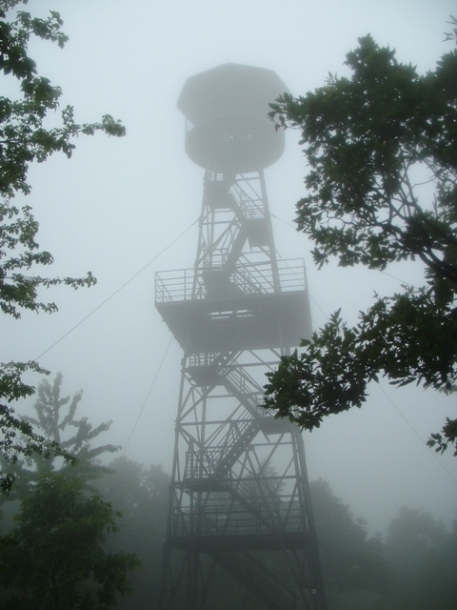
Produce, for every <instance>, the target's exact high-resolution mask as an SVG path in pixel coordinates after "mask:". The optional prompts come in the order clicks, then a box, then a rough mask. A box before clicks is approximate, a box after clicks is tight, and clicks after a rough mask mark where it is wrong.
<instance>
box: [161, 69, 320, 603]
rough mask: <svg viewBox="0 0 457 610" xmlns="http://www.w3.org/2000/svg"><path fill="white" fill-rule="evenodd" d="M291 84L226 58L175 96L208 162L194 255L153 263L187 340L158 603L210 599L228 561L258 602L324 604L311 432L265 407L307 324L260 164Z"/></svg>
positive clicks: (272, 151)
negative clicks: (180, 264)
mask: <svg viewBox="0 0 457 610" xmlns="http://www.w3.org/2000/svg"><path fill="white" fill-rule="evenodd" d="M280 86H281V87H282V88H281V87H280ZM275 87H278V89H275ZM221 88H222V91H221ZM224 88H225V90H224ZM253 89H254V93H253ZM271 89H274V91H273V95H271V93H272V92H271ZM284 90H285V86H284V85H283V84H282V83H281V81H279V79H278V77H277V76H276V75H275V74H274V73H273V72H271V71H268V70H262V69H259V68H250V67H247V66H237V65H234V64H227V65H226V66H221V67H219V68H216V69H214V70H210V71H208V72H205V73H202V74H201V75H197V76H196V77H193V78H192V79H189V80H188V81H187V83H186V85H185V87H184V89H183V93H182V94H181V98H180V102H179V104H178V106H179V107H180V108H181V110H183V112H184V114H186V116H187V117H188V118H190V119H192V122H193V126H192V128H191V129H190V130H189V131H188V133H187V138H186V148H187V152H188V154H189V156H190V157H191V158H193V159H194V160H195V161H196V162H197V163H199V164H200V165H203V166H204V167H205V168H206V172H205V178H204V193H203V204H202V211H201V215H200V223H199V237H198V246H197V256H196V260H195V264H194V267H193V268H192V269H184V270H179V271H168V272H160V273H157V274H156V307H157V309H158V311H159V312H160V314H161V316H162V318H163V319H164V321H165V322H166V323H167V325H168V327H169V328H170V330H171V332H172V333H173V335H174V337H175V338H176V339H177V341H178V342H179V343H180V345H181V347H182V349H183V351H184V357H183V361H182V374H181V387H180V392H179V403H178V414H177V418H176V427H175V447H174V458H173V470H172V481H171V486H170V507H169V517H168V526H167V534H166V542H165V548H164V562H163V582H162V591H161V602H160V603H161V608H162V609H163V610H172V609H176V610H177V609H179V610H182V609H185V608H186V609H188V610H197V609H198V610H204V609H209V608H214V607H216V606H215V605H214V604H215V597H214V596H215V595H217V594H218V592H215V591H214V589H215V588H216V584H215V583H217V582H218V576H217V575H218V572H219V571H221V570H222V571H223V572H225V573H228V574H229V575H230V576H231V577H232V579H233V580H234V582H236V583H238V584H239V585H241V587H242V588H243V589H244V590H246V591H248V592H249V595H250V599H251V607H255V606H252V603H257V604H258V607H259V608H266V609H268V610H308V609H310V610H324V608H325V599H324V592H323V585H322V578H321V572H320V564H319V557H318V548H317V540H316V534H315V528H314V521H313V514H312V507H311V501H310V493H309V485H308V479H307V472H306V462H305V452H304V446H303V439H302V436H301V434H300V432H299V429H298V428H297V427H296V426H293V425H291V424H290V423H289V422H288V421H285V420H277V419H275V418H274V417H272V416H271V415H270V413H269V412H267V411H265V410H264V409H262V408H261V407H260V406H259V405H261V404H262V396H263V389H262V385H263V384H264V383H265V373H266V372H267V371H269V370H272V368H273V367H274V366H277V364H278V362H279V359H280V357H281V355H283V354H285V353H288V351H289V350H290V348H291V347H294V346H296V344H297V341H298V340H299V339H300V338H301V337H304V336H308V335H309V333H310V326H311V323H310V313H309V304H308V296H307V289H306V278H305V269H304V264H303V261H302V260H300V259H295V260H282V259H278V257H277V254H276V250H275V246H274V239H273V233H272V226H271V217H270V212H269V206H268V200H267V194H266V190H265V182H264V174H263V168H264V167H265V166H266V165H268V164H269V163H272V162H274V161H275V160H276V158H278V157H279V156H280V154H281V153H282V149H283V140H282V139H281V138H283V136H282V134H278V135H277V139H275V136H276V134H274V130H272V126H271V124H270V123H268V122H267V121H266V120H265V119H264V118H263V117H264V115H266V108H268V106H267V103H268V101H269V100H271V99H275V97H277V96H278V95H279V93H280V92H281V91H284ZM211 92H213V93H211ZM243 93H244V94H245V97H247V103H246V104H245V106H244V107H243V108H242V110H243V112H241V113H240V109H239V108H237V104H239V103H240V97H239V96H240V95H241V96H243ZM204 94H206V95H204ZM208 96H209V100H208ZM265 98H266V99H265ZM242 99H243V97H241V100H242ZM202 100H203V101H202ZM221 100H223V103H222V107H221ZM199 104H203V105H204V104H206V107H205V108H204V112H202V113H201V116H199V115H198V112H197V111H198V110H199V109H200V106H199ZM208 104H209V107H210V108H213V109H214V108H217V110H218V112H219V114H218V115H217V116H216V117H215V118H214V117H212V118H211V117H210V119H208V114H210V113H209V111H208ZM249 104H250V106H249ZM248 107H249V110H247V109H246V108H248ZM253 109H254V110H255V111H256V112H257V115H256V113H255V112H254V113H253ZM208 123H209V124H208ZM265 134H266V135H265ZM268 142H272V143H270V144H268ZM261 144H262V145H263V149H262V150H260V145H261ZM255 600H256V601H255Z"/></svg>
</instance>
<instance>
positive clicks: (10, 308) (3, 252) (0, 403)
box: [0, 0, 125, 491]
mask: <svg viewBox="0 0 457 610" xmlns="http://www.w3.org/2000/svg"><path fill="white" fill-rule="evenodd" d="M19 4H27V0H0V72H1V73H2V75H3V76H4V77H7V78H9V79H11V78H12V79H13V80H15V81H16V82H17V84H18V96H17V99H10V98H7V97H4V96H0V310H1V311H2V312H3V313H4V314H7V315H11V316H13V317H15V318H19V317H20V315H21V311H23V310H31V311H35V312H40V311H43V312H47V313H52V312H54V311H56V310H57V306H56V304H55V303H53V302H43V301H41V300H40V299H39V295H38V290H39V289H40V288H49V287H50V286H54V285H58V284H64V285H67V286H71V287H72V288H75V289H77V288H79V287H82V286H91V285H93V284H94V283H95V278H94V277H93V276H92V274H91V273H88V274H87V275H86V277H82V278H70V277H66V278H55V277H54V278H49V277H42V276H40V275H33V274H31V273H30V270H31V268H33V267H35V266H36V265H44V266H46V265H50V264H51V263H52V262H53V258H52V255H51V254H50V253H49V252H47V251H42V250H40V248H39V245H38V243H37V241H36V236H37V232H38V223H37V221H36V220H35V218H34V216H33V214H32V209H31V207H30V206H28V205H25V206H22V207H21V208H19V207H17V206H15V205H14V204H13V199H14V196H15V194H17V193H21V194H24V195H29V194H30V191H31V187H30V184H28V182H27V173H28V169H29V166H30V164H31V163H32V162H38V163H43V162H44V161H46V159H48V158H49V156H50V155H52V154H53V153H55V152H62V153H64V154H65V155H66V156H67V157H68V158H70V157H71V154H72V151H73V149H74V148H75V144H74V140H75V138H76V137H78V136H79V135H93V134H94V133H95V132H96V131H102V132H104V133H106V134H108V135H113V136H122V135H124V133H125V129H124V127H123V126H122V125H121V124H120V123H119V121H116V120H114V119H113V117H111V116H110V115H105V116H104V117H103V118H102V120H101V122H98V123H90V124H78V123H76V122H75V118H74V109H73V108H72V107H71V106H66V107H65V108H63V109H62V111H61V124H60V125H59V126H57V127H47V123H46V119H47V116H48V113H50V112H52V114H53V117H54V116H55V111H57V109H58V107H59V98H60V97H61V94H62V91H61V89H60V87H56V86H53V85H52V84H51V82H50V81H49V79H47V78H45V77H44V76H41V75H39V73H38V69H37V65H36V62H35V61H34V60H33V59H32V58H31V57H30V56H29V54H28V45H29V41H30V40H31V39H32V38H35V39H41V40H47V41H51V42H54V43H56V44H57V45H58V46H59V47H61V48H62V47H63V46H64V45H65V42H66V41H67V36H66V35H65V34H64V33H63V32H62V30H61V26H62V20H61V18H60V15H59V13H57V12H56V11H51V12H50V16H49V17H48V18H47V19H40V18H36V17H32V16H31V15H30V13H28V12H25V11H20V10H16V7H17V6H18V5H19ZM29 371H37V372H40V373H43V372H45V371H44V370H43V369H42V368H40V367H39V366H38V365H37V363H35V362H32V361H29V362H9V363H1V364H0V429H1V431H2V435H3V438H2V439H1V440H0V455H2V456H3V457H4V458H8V459H14V458H15V457H16V456H17V455H20V454H22V455H23V454H28V453H30V452H49V451H52V450H54V451H59V450H58V449H57V447H56V446H55V445H53V444H51V445H50V444H49V443H46V442H45V441H44V439H43V438H42V437H40V436H39V435H36V434H35V433H34V432H33V429H32V428H31V426H30V424H27V423H25V422H21V420H19V419H18V418H17V417H16V416H15V415H14V410H13V408H12V406H11V403H12V402H14V401H17V400H19V399H21V398H24V397H26V396H30V395H31V394H33V392H34V388H33V386H30V385H27V384H25V383H24V382H23V381H22V375H23V374H24V373H25V372H29ZM18 434H21V435H22V438H24V436H25V437H27V441H26V442H25V443H24V442H23V441H22V440H18ZM11 484H12V479H11V478H10V477H8V476H6V475H2V474H0V490H3V491H7V490H8V489H10V488H11Z"/></svg>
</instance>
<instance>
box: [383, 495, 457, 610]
mask: <svg viewBox="0 0 457 610" xmlns="http://www.w3.org/2000/svg"><path fill="white" fill-rule="evenodd" d="M456 525H457V524H456V523H454V530H453V532H452V533H451V534H449V533H448V532H447V530H446V528H445V527H444V525H443V524H442V523H441V522H439V521H436V520H435V519H434V518H433V517H432V515H431V514H430V513H428V512H425V511H423V510H417V509H414V508H408V507H405V506H403V507H402V508H401V509H400V510H399V512H398V515H397V516H396V517H395V518H394V519H392V521H391V523H390V525H389V528H388V532H387V537H386V543H385V552H386V558H387V561H388V562H389V565H390V567H391V572H392V575H393V582H392V588H391V590H390V591H389V607H390V608H393V609H396V608H399V609H401V610H408V609H411V610H422V609H423V610H426V609H427V608H440V610H447V609H449V610H451V609H453V608H455V602H456V599H457V569H456V557H457V528H456Z"/></svg>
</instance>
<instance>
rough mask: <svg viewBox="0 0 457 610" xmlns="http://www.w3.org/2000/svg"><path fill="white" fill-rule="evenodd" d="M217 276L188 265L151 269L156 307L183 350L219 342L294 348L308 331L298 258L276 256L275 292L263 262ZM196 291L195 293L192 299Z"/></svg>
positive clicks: (231, 346) (242, 347)
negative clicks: (277, 266) (278, 264)
mask: <svg viewBox="0 0 457 610" xmlns="http://www.w3.org/2000/svg"><path fill="white" fill-rule="evenodd" d="M219 276H220V277H219V278H218V273H217V271H216V272H213V273H212V274H211V276H210V275H209V274H207V275H206V276H205V273H204V272H203V273H198V272H195V271H194V270H193V269H183V270H178V271H167V272H159V273H157V274H156V308H157V310H158V311H159V312H160V314H161V316H162V318H163V320H164V322H165V323H166V324H167V325H168V328H169V329H170V331H171V332H172V333H173V335H174V337H175V338H176V340H177V341H178V342H179V344H180V345H181V347H182V348H183V349H184V351H185V352H186V353H191V352H198V351H212V350H217V349H219V348H220V346H221V345H223V346H224V348H225V349H227V350H232V349H235V350H249V349H268V348H286V347H295V346H296V345H297V339H298V338H303V337H308V336H309V335H310V333H311V328H310V326H311V325H310V313H309V302H308V296H307V292H306V290H305V274H304V264H303V260H301V259H293V260H288V261H281V265H280V266H279V281H280V291H275V287H274V283H273V279H272V277H271V268H268V267H267V266H266V265H265V264H263V263H262V264H250V265H242V266H237V267H236V269H235V272H234V273H233V274H232V275H231V276H230V277H224V275H223V274H222V273H220V274H219ZM196 284H198V285H199V288H200V289H198V290H196ZM195 294H197V295H199V298H192V296H193V295H195Z"/></svg>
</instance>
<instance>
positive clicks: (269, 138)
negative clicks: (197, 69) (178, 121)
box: [178, 64, 288, 174]
mask: <svg viewBox="0 0 457 610" xmlns="http://www.w3.org/2000/svg"><path fill="white" fill-rule="evenodd" d="M284 92H288V89H287V87H286V85H285V84H284V83H283V82H282V80H281V79H280V78H279V76H278V75H277V74H276V73H275V72H273V71H272V70H267V69H265V68H257V67H253V66H244V65H240V64H224V65H222V66H218V67H216V68H212V69H211V70H207V71H206V72H201V73H200V74H196V75H195V76H192V77H190V78H188V79H187V81H186V82H185V84H184V87H183V90H182V92H181V95H180V97H179V100H178V108H179V110H180V111H181V112H182V113H183V114H184V116H185V117H186V119H187V129H186V152H187V154H188V155H189V157H190V158H191V159H192V161H194V163H196V164H197V165H200V167H204V168H205V169H208V170H211V171H214V172H222V173H232V174H239V173H248V172H253V171H259V170H261V169H264V168H266V167H268V166H269V165H272V164H273V163H275V162H276V161H277V160H278V159H279V158H280V157H281V155H282V153H283V152H284V146H285V138H284V132H283V131H276V130H275V127H274V124H273V123H272V121H271V120H270V119H269V117H268V113H269V112H270V110H271V109H270V107H269V104H271V103H272V102H273V101H274V100H275V99H277V98H278V97H279V96H280V95H281V94H283V93H284Z"/></svg>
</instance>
